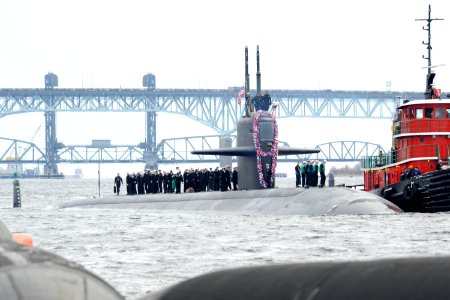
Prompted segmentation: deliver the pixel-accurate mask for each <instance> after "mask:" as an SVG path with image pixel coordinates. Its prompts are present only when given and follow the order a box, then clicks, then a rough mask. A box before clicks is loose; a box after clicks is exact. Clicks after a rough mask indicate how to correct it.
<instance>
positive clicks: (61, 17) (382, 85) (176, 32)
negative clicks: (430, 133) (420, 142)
mask: <svg viewBox="0 0 450 300" xmlns="http://www.w3.org/2000/svg"><path fill="white" fill-rule="evenodd" d="M428 4H431V6H432V17H434V18H444V19H445V20H444V21H434V22H432V37H433V40H432V46H433V52H432V57H433V64H446V66H444V67H440V68H439V69H438V75H437V77H436V80H435V83H436V85H437V86H438V87H440V88H442V90H443V91H450V72H449V68H450V62H449V59H450V56H449V55H448V53H450V42H449V39H448V37H449V35H448V33H449V32H450V4H449V2H448V1H447V0H429V1H424V0H397V1H393V0H377V1H360V0H340V1H336V0H316V1H303V0H278V1H266V0H260V1H257V0H255V1H244V0H227V1H211V0H191V1H187V0H172V1H171V0H164V1H163V0H154V1H150V0H127V1H118V0H77V1H65V0H39V1H36V0H2V1H1V2H0V41H1V43H2V46H1V47H0V88H43V87H44V76H45V74H46V73H48V72H53V73H55V74H57V75H58V77H59V87H60V88H81V87H84V88H118V87H122V88H141V87H142V77H143V75H144V74H146V73H149V72H151V73H153V74H155V76H156V86H157V88H162V89H165V88H194V89H196V88H204V89H210V88H219V89H223V88H227V87H228V86H242V85H243V84H244V73H243V71H244V48H245V46H248V47H249V51H250V73H251V74H250V75H251V87H252V88H254V87H255V72H256V70H255V69H256V68H255V51H256V45H259V46H260V51H261V72H262V86H263V89H267V90H269V91H270V89H313V90H315V89H333V90H378V91H384V90H386V82H388V81H390V82H391V89H392V90H394V91H423V90H424V88H425V73H426V70H424V69H422V67H424V66H426V60H424V59H422V55H426V54H427V53H426V47H425V46H424V45H422V44H421V43H422V41H426V39H427V35H426V34H427V32H426V31H423V30H422V29H421V28H422V26H425V25H426V23H425V22H416V21H415V19H417V18H426V17H427V14H428ZM106 115H107V116H106ZM132 116H133V117H130V115H127V114H124V115H121V116H120V117H118V115H117V114H95V113H94V114H83V116H82V117H80V114H58V115H57V122H58V123H57V124H58V127H57V136H58V139H59V140H61V141H62V142H64V143H66V144H76V143H84V144H87V143H90V141H91V140H92V139H96V138H104V139H112V140H113V143H116V144H118V143H133V144H136V143H138V142H140V141H142V140H143V139H144V137H145V133H144V132H145V125H144V124H145V117H144V115H142V117H141V116H140V117H136V115H135V114H134V115H132ZM182 118H183V117H180V116H178V117H173V115H172V116H167V114H163V113H160V114H158V125H157V127H158V129H157V130H158V140H160V139H161V138H169V137H172V134H175V133H177V134H178V135H183V134H185V135H187V133H185V132H183V131H182V130H176V132H175V131H174V130H172V131H171V129H170V128H169V127H170V126H167V124H168V123H169V122H170V124H171V125H174V124H175V125H179V123H180V122H182V121H183V122H185V124H184V125H186V124H191V122H193V123H192V124H194V126H196V124H197V123H195V122H194V121H190V120H185V119H182ZM112 119H114V120H115V121H111V120H112ZM316 121H317V120H316ZM280 122H285V123H286V124H287V125H285V128H286V127H287V128H289V129H292V128H295V127H298V126H299V127H300V128H304V126H305V125H304V124H303V125H302V124H301V123H298V122H301V121H300V120H294V121H293V120H290V121H288V120H285V121H280ZM296 122H297V123H296ZM308 122H311V121H308ZM42 123H43V116H42V115H41V114H33V115H31V114H28V116H26V117H24V116H23V115H19V116H7V117H4V118H1V119H0V136H1V137H18V138H19V137H20V138H23V139H27V138H28V139H30V138H32V137H34V138H35V139H36V140H35V141H34V142H35V143H37V144H43V142H44V134H45V130H44V128H43V126H41V130H40V132H39V133H38V135H36V136H35V135H34V133H35V132H36V129H37V128H39V126H40V125H41V124H42ZM130 123H132V124H134V125H135V126H136V131H135V132H134V133H132V134H126V135H125V134H123V133H122V132H121V130H122V128H123V127H124V126H125V125H126V124H130ZM25 124H26V126H25ZM336 124H338V125H339V127H336ZM368 124H369V123H368ZM370 124H373V123H370ZM383 124H387V126H385V125H381V126H385V128H386V130H389V124H388V123H383ZM321 126H324V127H321ZM345 126H346V122H343V121H342V120H339V122H337V121H336V120H331V121H324V120H322V121H320V122H319V123H318V124H317V131H316V130H314V129H313V130H311V131H310V133H311V135H309V136H306V137H303V136H301V137H298V139H299V144H298V145H295V144H296V143H293V142H292V140H291V144H294V146H314V145H316V144H318V143H321V142H326V141H332V140H346V139H353V140H360V139H358V137H353V136H351V135H350V132H351V131H352V130H351V128H354V125H350V127H349V129H347V127H345ZM370 126H371V125H370ZM71 127H72V128H73V127H76V128H77V134H69V133H70V130H71ZM182 127H184V128H185V127H189V128H192V127H191V126H182ZM285 128H283V127H281V128H280V136H281V137H283V130H286V131H285V132H291V131H290V130H287V129H285ZM324 128H325V130H324ZM330 128H333V131H331V130H329V131H330V132H331V136H330V134H326V133H327V130H326V129H330ZM336 128H338V130H336ZM202 130H204V132H205V134H206V133H209V134H211V133H213V132H211V131H209V130H208V129H206V128H202ZM383 130H384V129H383ZM80 132H82V134H80ZM295 132H298V131H295ZM316 132H317V133H316ZM330 132H328V133H330ZM319 137H320V138H319ZM332 137H333V138H332ZM289 138H291V139H292V138H293V137H292V136H289ZM321 138H322V140H321ZM284 139H288V137H285V138H284ZM330 139H331V140H330ZM380 139H383V141H388V142H389V140H390V137H389V134H387V135H384V136H383V137H381V138H380ZM300 141H301V143H300ZM306 141H307V143H306Z"/></svg>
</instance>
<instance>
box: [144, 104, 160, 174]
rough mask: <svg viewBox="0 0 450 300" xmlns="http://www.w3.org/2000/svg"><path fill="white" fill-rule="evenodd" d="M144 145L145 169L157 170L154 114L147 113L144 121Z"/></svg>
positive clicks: (151, 112) (152, 112)
mask: <svg viewBox="0 0 450 300" xmlns="http://www.w3.org/2000/svg"><path fill="white" fill-rule="evenodd" d="M145 125H146V126H145V135H146V137H145V145H144V147H143V148H144V161H145V169H148V170H157V169H158V155H157V153H156V112H154V111H147V112H146V119H145Z"/></svg>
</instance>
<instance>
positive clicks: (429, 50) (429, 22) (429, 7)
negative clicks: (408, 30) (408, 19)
mask: <svg viewBox="0 0 450 300" xmlns="http://www.w3.org/2000/svg"><path fill="white" fill-rule="evenodd" d="M442 20H444V19H440V18H434V19H432V18H431V4H428V19H416V21H427V27H426V28H425V27H422V29H423V30H426V31H428V42H427V43H425V42H424V41H422V44H423V45H427V49H428V57H425V55H422V58H423V59H427V60H428V77H429V76H430V74H431V49H432V47H431V21H442Z"/></svg>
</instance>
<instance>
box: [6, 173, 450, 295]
mask: <svg viewBox="0 0 450 300" xmlns="http://www.w3.org/2000/svg"><path fill="white" fill-rule="evenodd" d="M345 180H347V182H346V183H347V184H353V182H348V180H351V178H350V179H349V178H347V179H345ZM20 183H21V195H22V208H20V209H17V208H16V209H13V208H12V180H0V220H1V221H2V222H3V223H5V225H7V226H8V227H9V229H10V230H11V231H13V232H26V233H28V234H30V235H31V236H32V237H33V240H34V242H35V245H36V246H38V247H41V248H43V249H46V250H49V251H52V252H54V253H56V254H58V255H61V256H63V257H65V258H67V259H69V260H73V261H76V262H78V263H80V264H82V265H83V266H84V267H86V268H87V269H88V270H90V271H92V272H94V273H95V274H97V275H99V276H100V277H102V278H103V279H104V280H106V281H107V282H108V283H110V284H111V285H112V286H114V287H115V288H116V289H117V290H118V291H119V292H120V293H121V294H122V295H124V296H126V297H127V299H136V298H138V297H140V296H144V295H145V294H146V293H150V292H151V291H154V290H157V289H160V288H163V287H166V286H168V285H171V284H174V283H176V282H179V281H181V280H184V279H187V278H189V277H193V276H196V275H199V274H202V273H205V272H209V271H215V270H219V269H222V268H230V267H238V266H249V265H260V264H273V263H290V262H307V261H308V262H309V261H337V260H366V259H374V258H387V257H405V256H429V255H448V254H450V218H449V214H446V213H440V214H400V215H340V216H319V217H317V216H316V217H311V216H264V215H248V214H246V215H245V214H238V213H223V212H187V211H184V212H179V211H149V210H136V209H117V210H114V209H99V208H92V209H86V208H70V209H57V208H56V207H57V205H58V204H59V203H60V202H62V201H66V200H69V199H73V198H77V197H98V184H97V180H96V179H64V180H61V179H59V180H58V179H54V180H52V179H50V180H49V179H42V180H38V179H28V180H21V181H20ZM278 183H279V185H280V186H282V185H291V184H292V179H290V178H288V179H286V180H278ZM339 183H340V178H336V184H339ZM101 195H112V179H102V182H101ZM124 197H125V196H124Z"/></svg>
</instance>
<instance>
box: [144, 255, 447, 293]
mask: <svg viewBox="0 0 450 300" xmlns="http://www.w3.org/2000/svg"><path fill="white" fill-rule="evenodd" d="M449 280H450V257H448V256H446V257H423V258H420V257H419V258H400V259H384V260H373V261H352V262H322V263H304V264H283V265H268V266H257V267H246V268H238V269H230V270H224V271H218V272H213V273H209V274H205V275H201V276H198V277H195V278H192V279H188V280H186V281H183V282H181V283H179V284H176V285H174V286H171V287H168V288H166V289H163V290H160V291H156V292H154V293H152V294H150V295H148V296H146V297H143V298H140V300H162V299H164V300H178V299H183V300H202V299H222V300H241V299H242V300H253V299H255V300H269V299H270V300H272V299H277V300H292V299H296V300H312V299H314V300H329V299H376V300H379V299H384V300H388V299H410V300H411V299H424V300H425V299H434V300H438V299H448V297H449V295H450V285H449V284H448V282H449Z"/></svg>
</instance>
